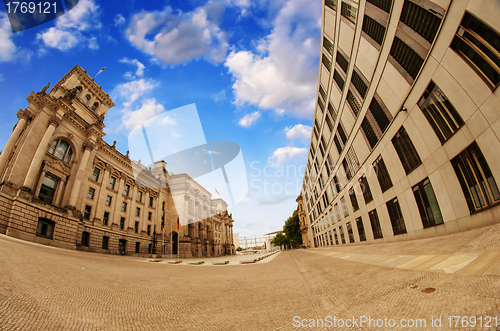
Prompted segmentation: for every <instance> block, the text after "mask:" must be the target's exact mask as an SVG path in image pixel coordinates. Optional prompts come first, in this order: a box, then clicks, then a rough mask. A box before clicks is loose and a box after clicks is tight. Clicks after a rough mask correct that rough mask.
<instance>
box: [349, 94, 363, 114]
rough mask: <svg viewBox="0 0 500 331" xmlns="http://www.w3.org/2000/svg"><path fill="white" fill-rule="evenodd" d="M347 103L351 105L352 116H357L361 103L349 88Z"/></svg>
mask: <svg viewBox="0 0 500 331" xmlns="http://www.w3.org/2000/svg"><path fill="white" fill-rule="evenodd" d="M347 103H348V104H349V106H350V107H351V110H352V112H353V113H354V117H358V114H359V112H360V111H361V104H360V102H359V101H358V99H357V98H356V96H355V95H354V93H352V92H351V90H350V89H349V90H348V91H347Z"/></svg>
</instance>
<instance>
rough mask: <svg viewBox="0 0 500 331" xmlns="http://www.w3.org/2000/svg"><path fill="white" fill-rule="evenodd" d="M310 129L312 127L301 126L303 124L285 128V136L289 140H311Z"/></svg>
mask: <svg viewBox="0 0 500 331" xmlns="http://www.w3.org/2000/svg"><path fill="white" fill-rule="evenodd" d="M311 129H312V127H310V126H307V125H303V124H295V125H294V126H290V127H286V128H285V130H284V131H285V135H286V137H287V139H289V140H296V139H300V140H306V141H308V140H309V138H311Z"/></svg>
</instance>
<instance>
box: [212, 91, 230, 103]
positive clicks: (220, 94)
mask: <svg viewBox="0 0 500 331" xmlns="http://www.w3.org/2000/svg"><path fill="white" fill-rule="evenodd" d="M212 99H213V100H214V101H215V102H222V101H225V100H226V99H227V96H226V90H222V91H220V92H217V93H215V94H213V95H212Z"/></svg>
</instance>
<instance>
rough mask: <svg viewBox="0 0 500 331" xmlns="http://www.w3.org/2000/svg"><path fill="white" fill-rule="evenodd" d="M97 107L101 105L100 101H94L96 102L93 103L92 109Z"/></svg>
mask: <svg viewBox="0 0 500 331" xmlns="http://www.w3.org/2000/svg"><path fill="white" fill-rule="evenodd" d="M97 107H99V103H98V102H94V104H93V105H92V110H94V111H95V110H96V109H97Z"/></svg>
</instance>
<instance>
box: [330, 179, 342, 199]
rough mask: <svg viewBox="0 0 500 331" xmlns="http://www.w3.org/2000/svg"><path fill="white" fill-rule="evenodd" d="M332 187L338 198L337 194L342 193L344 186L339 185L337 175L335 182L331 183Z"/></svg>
mask: <svg viewBox="0 0 500 331" xmlns="http://www.w3.org/2000/svg"><path fill="white" fill-rule="evenodd" d="M330 185H331V186H332V191H333V195H334V196H337V194H339V192H340V191H342V185H341V184H340V183H339V179H338V177H337V175H334V176H333V180H332V181H331V182H330Z"/></svg>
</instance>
